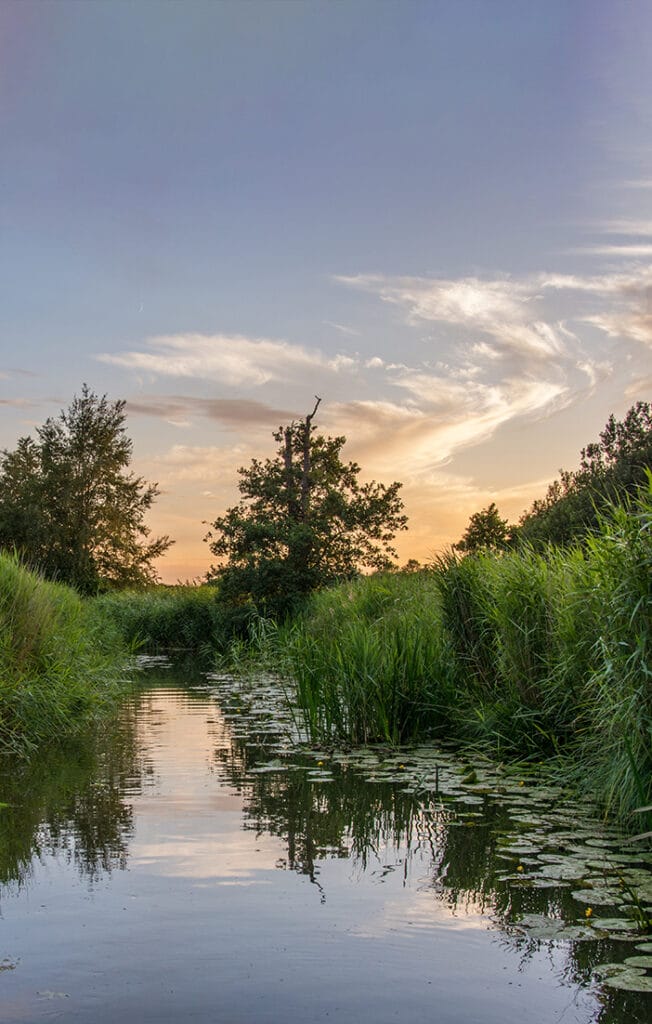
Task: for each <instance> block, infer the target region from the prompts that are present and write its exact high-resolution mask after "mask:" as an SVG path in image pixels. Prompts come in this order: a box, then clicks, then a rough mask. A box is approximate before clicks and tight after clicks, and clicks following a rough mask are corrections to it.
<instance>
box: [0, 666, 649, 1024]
mask: <svg viewBox="0 0 652 1024" xmlns="http://www.w3.org/2000/svg"><path fill="white" fill-rule="evenodd" d="M269 692H270V687H269V685H267V686H263V687H261V689H260V695H259V696H258V697H257V696H256V693H255V692H253V691H252V692H247V693H243V692H242V691H241V690H239V689H238V684H235V683H231V682H230V681H229V680H228V678H226V677H222V678H214V679H212V680H211V679H206V677H199V676H196V677H194V678H193V677H192V676H191V674H190V673H188V672H183V671H179V670H174V671H173V670H172V669H170V668H154V669H149V670H148V672H147V674H146V675H145V676H144V678H143V679H142V681H141V682H140V683H139V687H138V690H137V692H136V693H135V694H134V695H133V696H132V697H130V698H129V699H128V700H127V701H126V702H125V704H124V707H123V709H122V712H121V714H120V715H119V717H118V718H117V720H116V721H115V722H113V723H111V724H109V725H107V726H106V727H105V728H103V730H102V731H101V734H100V735H98V736H94V737H92V738H88V739H87V740H85V741H83V742H82V741H79V742H78V743H76V744H75V745H74V746H73V747H70V748H66V749H65V750H58V751H50V752H49V753H46V754H44V755H42V756H41V757H40V758H38V759H35V760H34V761H33V762H32V763H31V764H30V765H29V766H27V767H26V768H25V769H23V770H21V771H20V772H19V773H17V772H16V771H15V769H14V770H13V771H6V772H5V773H4V774H3V775H2V776H1V777H0V801H2V802H3V803H4V804H6V805H7V806H5V807H3V808H2V809H0V914H1V917H0V1019H1V1020H2V1021H3V1022H6V1024H9V1022H18V1021H21V1022H26V1021H46V1020H64V1021H80V1022H88V1024H90V1022H94V1024H104V1022H106V1024H109V1022H110V1024H116V1022H120V1024H130V1022H156V1024H163V1022H175V1024H176V1022H179V1021H186V1020H189V1021H201V1022H220V1024H222V1022H223V1024H272V1022H273V1024H277V1022H284V1024H295V1022H296V1024H309V1022H312V1021H326V1020H336V1021H338V1024H349V1022H354V1021H355V1022H356V1024H357V1022H359V1021H360V1020H363V1019H369V1020H371V1021H374V1022H377V1024H385V1022H394V1021H405V1020H409V1021H411V1022H412V1024H420V1022H424V1024H425V1022H426V1021H427V1022H432V1021H436V1022H438V1024H458V1022H459V1024H473V1022H482V1024H525V1022H528V1024H551V1022H557V1021H558V1022H560V1024H589V1022H600V1024H634V1022H638V1021H640V1022H641V1024H643V1022H647V1021H649V1019H650V1017H649V1013H650V1009H651V1004H650V1002H649V999H650V996H648V995H646V994H645V993H631V992H627V991H621V990H618V989H613V988H611V989H607V988H604V987H602V986H601V984H600V982H599V981H598V980H597V979H596V978H595V976H593V973H592V972H593V967H594V966H595V965H599V964H602V963H604V962H611V961H614V960H624V958H625V957H627V956H630V955H633V954H636V955H638V958H639V960H640V961H641V958H643V957H644V956H645V950H644V949H642V950H641V948H640V947H641V945H642V943H643V942H644V939H643V938H642V937H641V936H638V939H637V936H636V933H635V931H634V930H633V926H632V921H631V920H629V921H628V922H627V927H626V928H625V927H624V926H623V928H622V929H621V933H620V934H621V935H622V938H620V939H619V938H618V934H619V933H618V926H617V924H616V925H614V928H615V929H616V931H615V933H612V934H610V935H607V934H606V933H605V932H604V931H600V930H596V931H595V932H594V933H590V934H588V935H587V934H586V933H587V931H588V928H587V927H584V928H582V927H580V925H582V923H583V922H582V920H581V918H582V917H586V914H585V912H584V911H582V909H581V907H582V906H583V904H581V903H580V904H578V903H572V897H571V889H572V885H570V883H569V882H568V879H567V877H564V873H563V871H558V872H557V875H558V877H557V878H556V879H555V877H553V878H552V880H550V879H548V884H547V885H545V884H544V882H545V877H544V876H542V875H541V872H540V871H539V870H537V873H536V878H535V875H534V874H533V873H532V865H531V864H528V851H527V847H528V844H529V846H532V838H531V836H530V837H529V838H526V839H525V840H524V841H523V842H522V843H521V847H520V848H519V847H518V844H516V843H514V842H513V836H512V834H513V831H514V828H515V826H514V821H513V819H510V821H508V820H507V819H506V817H505V815H506V813H507V812H506V811H505V809H504V808H503V807H502V806H498V805H496V804H495V803H491V801H490V800H489V799H488V797H487V795H486V794H484V793H482V792H481V791H480V787H478V786H476V787H474V786H470V785H469V786H467V788H468V789H470V790H471V792H470V793H466V795H464V794H463V795H462V798H461V800H462V802H460V800H459V799H458V798H457V797H456V796H455V793H453V794H452V795H450V794H448V795H447V794H445V793H443V794H442V796H441V799H440V798H439V787H440V786H441V787H442V789H444V790H445V788H446V787H445V778H446V773H447V772H448V774H449V776H450V777H451V778H452V771H453V768H452V766H451V762H450V760H447V757H448V755H444V754H442V755H441V757H440V759H439V760H440V762H441V768H440V767H439V764H438V765H437V766H436V775H437V787H438V796H437V799H436V800H435V799H433V797H432V794H431V795H429V796H427V797H424V793H423V791H422V787H420V786H419V785H418V784H416V783H418V780H419V778H420V777H421V776H419V774H418V772H417V768H418V770H419V772H421V774H422V775H423V776H424V777H425V773H426V752H424V751H423V750H421V749H419V750H416V751H412V752H406V753H404V754H401V755H400V756H398V757H397V756H395V755H393V754H390V753H388V752H385V753H383V752H379V751H377V750H376V751H366V752H363V753H362V754H357V753H355V752H354V753H353V754H352V755H350V756H349V757H348V759H347V757H346V756H342V757H340V758H339V759H337V758H335V759H333V758H332V757H330V755H329V753H328V752H323V753H321V754H320V752H313V753H305V752H304V753H302V754H297V753H295V752H293V751H292V748H291V744H290V740H289V738H288V736H287V723H284V722H283V721H280V722H279V720H278V717H277V716H275V715H274V713H273V709H270V707H271V706H270V700H269ZM400 758H402V760H401V759H400ZM415 766H416V767H415ZM429 770H430V769H429ZM410 772H411V774H410ZM415 773H416V774H415ZM431 774H432V773H431ZM404 776H405V779H408V776H409V779H411V780H412V782H411V784H409V783H408V784H406V781H405V779H404ZM415 779H416V783H415ZM519 785H520V783H519V782H518V781H516V782H515V787H518V786H519ZM449 788H450V787H449ZM525 788H526V787H525V786H521V795H520V796H519V794H518V793H516V795H515V796H514V800H515V801H517V799H518V800H520V804H518V803H517V808H516V810H514V805H512V808H511V813H512V814H516V816H517V817H518V808H519V807H520V809H521V810H520V814H521V818H522V819H523V818H525V817H526V816H525V815H524V813H523V810H522V807H523V797H522V792H523V790H524V789H525ZM458 797H459V794H458ZM522 827H523V829H526V828H527V827H528V826H527V822H525V824H523V826H522ZM529 828H530V829H531V830H532V829H534V830H535V831H537V830H538V833H541V827H540V826H537V825H536V821H535V824H534V825H530V826H529ZM510 830H511V832H510ZM568 831H569V832H571V833H573V832H574V831H576V832H577V836H576V837H575V842H576V843H578V842H579V843H583V844H584V845H585V848H586V849H593V848H592V847H591V846H586V843H588V842H589V840H590V839H591V838H592V836H591V835H590V834H589V832H590V829H589V828H588V827H587V826H586V824H584V825H580V826H578V825H577V823H575V824H574V825H571V824H569V825H568ZM510 836H512V838H510ZM582 836H584V838H582ZM593 839H594V842H596V843H597V844H598V845H597V846H596V847H595V848H594V849H595V850H596V851H603V850H604V849H605V848H606V847H605V844H608V843H609V842H610V841H611V840H610V838H609V837H607V838H604V837H603V838H602V839H600V838H599V837H598V838H597V839H595V837H593ZM505 842H506V844H507V845H505ZM600 843H602V846H600V845H599V844H600ZM501 844H502V846H501ZM543 845H544V844H543V843H542V842H541V843H540V846H541V847H542V848H543ZM522 848H523V849H522ZM505 850H507V854H506V853H505ZM501 851H502V852H501ZM530 853H531V857H532V858H536V857H538V856H539V854H538V853H537V852H536V850H531V851H530ZM510 856H511V858H512V861H511V862H510V859H509V858H510ZM576 856H579V855H576ZM501 858H502V860H501ZM634 861H636V857H634ZM548 862H549V863H553V864H557V866H559V864H560V863H561V858H560V857H558V858H557V860H556V861H550V860H549V861H548ZM634 866H635V867H636V869H637V870H639V871H644V870H648V871H649V860H647V861H646V860H645V858H643V859H642V860H640V859H639V861H638V862H637V863H635V864H634ZM539 867H540V865H539ZM519 875H529V877H530V878H531V879H532V878H534V880H535V881H536V879H537V878H538V879H539V881H540V883H541V884H534V883H533V884H532V885H530V886H527V885H525V884H522V885H519V883H520V882H521V879H520V877H519ZM553 875H554V872H553ZM510 878H511V881H510ZM580 895H581V894H580ZM614 900H615V897H614ZM598 902H599V901H598ZM620 902H621V901H620ZM603 904H604V899H603ZM592 913H593V911H592ZM609 913H613V911H612V910H610V911H609ZM578 920H579V924H578V923H577V922H578ZM573 921H575V923H576V927H575V930H574V931H573V928H572V927H571V928H570V929H568V925H569V923H572V922H573ZM533 922H534V924H533ZM537 922H538V924H539V928H538V929H537V927H535V926H536V924H537ZM542 922H543V925H545V924H546V922H549V924H550V928H549V931H548V933H546V932H545V928H544V930H543V931H542V930H541V927H540V926H541V923H542ZM562 926H565V927H566V928H567V932H566V934H564V932H563V927H562ZM648 941H652V940H651V939H650V938H648ZM650 949H651V950H652V947H650ZM637 950H638V953H637ZM641 962H642V961H641ZM650 962H651V963H652V960H651V961H650ZM635 970H636V969H635ZM644 970H645V968H644V967H643V968H639V976H643V971H644ZM645 976H647V975H645Z"/></svg>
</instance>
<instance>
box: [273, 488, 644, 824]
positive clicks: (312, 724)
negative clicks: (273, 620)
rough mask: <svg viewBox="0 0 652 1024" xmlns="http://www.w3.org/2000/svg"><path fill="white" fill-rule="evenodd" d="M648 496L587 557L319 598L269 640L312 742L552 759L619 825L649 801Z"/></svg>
mask: <svg viewBox="0 0 652 1024" xmlns="http://www.w3.org/2000/svg"><path fill="white" fill-rule="evenodd" d="M651 637H652V481H651V483H650V488H649V489H648V491H647V492H646V493H645V494H644V495H642V496H641V497H640V499H639V501H638V503H637V504H636V505H635V506H632V507H631V508H630V509H629V510H626V509H624V508H615V509H613V510H612V511H611V513H610V514H609V516H606V517H603V519H602V521H601V532H600V533H599V534H598V535H596V536H595V537H593V538H591V539H590V540H589V541H588V542H587V543H586V544H585V545H584V546H582V547H580V546H577V547H572V548H567V549H558V548H557V549H553V548H551V549H550V550H548V551H547V552H545V553H543V554H541V553H537V552H535V551H533V550H530V549H527V548H525V549H521V550H519V551H516V552H509V553H503V554H491V553H485V554H479V555H474V556H467V557H458V556H456V555H453V554H449V555H447V556H446V557H444V558H441V559H440V560H439V561H438V562H437V563H436V564H435V565H434V566H433V567H432V568H431V569H429V570H427V571H423V572H418V573H401V574H388V575H385V576H374V577H369V578H366V579H361V580H359V581H357V582H355V583H352V584H350V585H345V586H341V587H339V588H336V589H333V590H329V591H324V592H322V593H320V594H318V595H316V596H315V597H314V598H313V600H312V601H311V602H310V604H309V606H308V607H307V609H306V611H305V612H304V614H303V615H302V616H300V617H299V618H298V619H296V620H295V621H294V622H292V623H290V624H288V625H286V626H285V627H283V628H281V629H280V630H276V629H275V628H273V627H272V628H268V629H267V630H262V632H261V635H260V642H259V649H260V651H261V653H262V655H263V656H264V657H265V659H266V660H267V663H268V664H269V665H271V666H274V667H276V668H277V669H280V671H281V672H282V673H283V674H284V675H285V676H287V677H288V678H290V679H291V680H292V681H293V684H294V687H295V697H296V702H297V704H298V706H299V707H300V708H301V710H302V714H303V717H304V720H305V725H306V727H307V728H308V730H309V732H310V734H311V736H312V737H313V738H314V739H315V740H318V741H319V742H335V743H337V744H342V743H349V744H360V743H368V742H374V741H384V742H390V743H394V744H400V743H405V742H409V741H414V740H422V739H423V738H425V737H428V736H444V737H447V738H449V739H454V740H456V741H460V742H461V743H465V744H471V745H472V744H478V745H481V746H482V747H483V749H485V750H489V751H490V752H491V753H492V755H493V756H495V757H497V758H499V759H503V758H506V759H528V760H531V761H540V760H548V759H551V758H556V759H557V760H558V763H559V764H560V765H561V766H562V768H563V771H564V773H565V775H566V776H567V777H568V778H569V779H572V780H573V781H575V782H576V783H577V784H578V785H579V786H580V788H582V789H584V790H587V791H590V792H591V794H592V795H593V796H595V797H597V798H598V800H599V801H600V803H601V805H602V806H603V807H604V809H605V813H607V814H610V815H614V816H616V817H621V818H626V817H627V816H628V815H629V814H630V813H631V812H632V810H633V809H634V808H636V807H641V806H643V805H646V804H649V803H650V802H651V799H652V685H651V670H650V647H651V643H650V641H651Z"/></svg>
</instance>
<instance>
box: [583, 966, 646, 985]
mask: <svg viewBox="0 0 652 1024" xmlns="http://www.w3.org/2000/svg"><path fill="white" fill-rule="evenodd" d="M593 973H594V974H595V976H596V978H600V980H601V981H606V980H607V979H608V978H615V977H617V976H618V975H619V974H637V975H638V976H639V977H642V976H643V975H644V974H645V971H644V970H643V968H642V967H634V968H632V967H628V966H627V964H623V963H617V964H598V965H597V967H594V968H593Z"/></svg>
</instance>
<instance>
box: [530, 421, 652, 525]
mask: <svg viewBox="0 0 652 1024" xmlns="http://www.w3.org/2000/svg"><path fill="white" fill-rule="evenodd" d="M651 467H652V406H651V405H650V403H649V402H636V403H635V405H633V406H632V407H631V408H630V409H629V410H628V412H627V414H626V415H625V418H624V419H623V420H622V421H618V420H616V418H615V416H614V415H613V414H612V415H611V416H610V417H609V419H608V420H607V423H606V425H605V427H604V430H602V432H601V433H600V437H599V440H598V441H594V442H592V443H591V444H588V445H587V446H586V447H585V448H583V449H582V451H581V455H580V465H579V468H578V469H576V470H573V471H571V470H561V471H560V475H559V479H558V480H555V481H554V482H553V483H552V484H550V486H549V488H548V491H547V493H546V495H545V497H544V498H542V499H539V500H537V501H535V502H534V503H533V505H532V507H531V508H530V509H529V511H528V512H526V513H525V514H524V515H523V516H522V517H521V519H520V523H519V526H518V528H517V530H516V539H517V540H519V541H527V542H528V543H530V544H535V545H537V544H539V545H544V544H548V543H552V544H567V543H571V542H573V541H576V540H581V539H582V538H583V537H585V536H587V534H591V533H594V532H595V531H596V530H597V529H598V523H599V518H600V515H601V513H602V512H603V511H604V510H605V508H606V507H607V506H608V505H609V503H616V504H622V502H623V500H627V499H628V498H633V497H635V495H636V494H637V492H638V490H639V489H640V488H641V487H642V486H644V484H645V480H646V470H649V469H650V468H651Z"/></svg>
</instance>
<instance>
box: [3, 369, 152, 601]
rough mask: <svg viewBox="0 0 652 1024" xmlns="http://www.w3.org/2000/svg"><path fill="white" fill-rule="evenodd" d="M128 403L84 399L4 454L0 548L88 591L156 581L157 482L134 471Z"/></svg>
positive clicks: (89, 393) (87, 395)
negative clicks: (150, 515) (150, 517)
mask: <svg viewBox="0 0 652 1024" xmlns="http://www.w3.org/2000/svg"><path fill="white" fill-rule="evenodd" d="M124 407H125V402H124V401H117V402H110V401H109V400H108V399H107V397H106V395H104V396H102V397H101V398H100V397H98V396H97V395H95V394H94V393H93V392H92V391H90V390H89V388H88V386H87V385H86V384H84V386H83V388H82V393H81V395H80V396H79V397H77V396H75V397H74V398H73V401H72V403H71V405H70V407H69V408H68V409H67V410H64V411H62V412H61V413H60V415H59V416H58V417H57V418H56V419H53V418H49V419H48V420H46V422H45V423H44V424H43V426H42V427H39V428H38V429H37V432H36V433H37V436H38V441H33V440H32V439H30V438H20V440H19V442H18V445H17V447H16V449H15V451H13V452H9V451H6V450H5V451H4V452H3V453H2V455H1V456H0V545H1V546H3V547H15V548H17V549H18V550H19V551H20V552H21V554H22V556H23V558H24V559H25V560H26V561H28V562H29V563H30V564H32V565H34V566H35V567H37V568H39V569H40V570H41V571H42V572H43V573H44V574H45V575H46V576H48V577H51V578H55V579H59V580H62V581H63V582H66V583H70V584H72V585H73V586H75V587H77V589H78V590H80V591H82V592H84V593H94V592H96V591H98V590H101V589H106V588H109V587H115V586H130V585H141V584H145V583H149V582H154V581H155V579H156V572H155V570H154V567H153V565H152V562H153V560H154V559H155V558H157V557H158V556H159V555H161V554H162V553H163V552H164V551H166V550H167V548H168V547H169V546H170V544H171V543H172V541H171V540H170V539H169V537H158V538H156V539H154V540H149V539H148V538H149V533H150V531H149V528H148V527H147V526H146V525H145V522H144V517H145V514H146V512H147V511H148V509H149V508H150V507H151V505H152V503H153V501H154V499H155V497H156V496H157V494H158V493H159V492H158V487H157V485H156V484H147V483H145V481H144V480H143V479H142V477H139V476H135V475H134V474H133V473H130V472H128V467H129V464H130V462H131V457H132V449H133V445H132V442H131V440H130V438H129V437H128V436H127V433H126V429H125V425H124V424H125V419H126V416H125V412H124Z"/></svg>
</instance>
